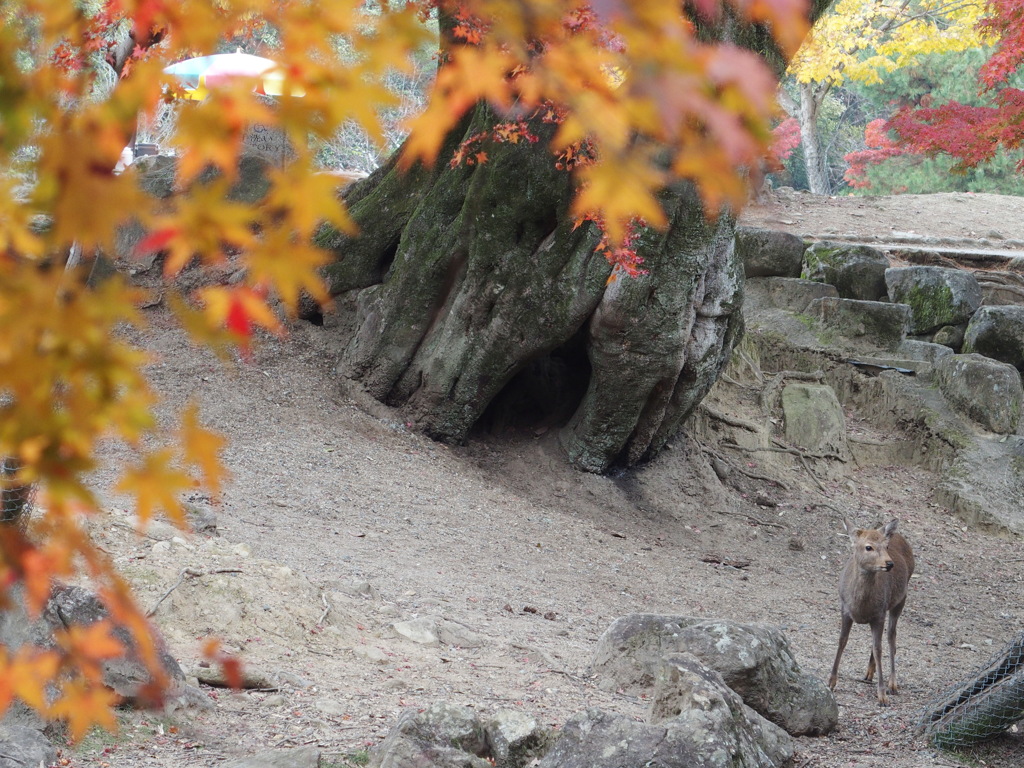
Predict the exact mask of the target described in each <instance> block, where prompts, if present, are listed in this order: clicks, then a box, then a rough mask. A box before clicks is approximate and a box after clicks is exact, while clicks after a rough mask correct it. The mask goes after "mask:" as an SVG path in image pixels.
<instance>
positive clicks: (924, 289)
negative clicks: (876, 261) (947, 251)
mask: <svg viewBox="0 0 1024 768" xmlns="http://www.w3.org/2000/svg"><path fill="white" fill-rule="evenodd" d="M885 284H886V286H887V287H888V290H889V298H890V299H891V300H892V301H893V302H894V303H896V304H907V305H908V306H909V307H910V311H911V315H912V318H913V319H912V321H911V329H910V332H911V333H913V334H923V333H931V332H932V331H934V330H936V329H938V328H941V327H942V326H944V325H957V324H959V323H966V322H967V321H968V320H969V319H970V317H971V315H973V314H974V312H975V311H976V310H977V309H978V307H980V306H981V286H980V285H978V281H977V279H976V278H975V277H974V275H972V274H971V273H970V272H966V271H964V270H962V269H949V268H947V267H893V268H890V269H887V270H885Z"/></svg>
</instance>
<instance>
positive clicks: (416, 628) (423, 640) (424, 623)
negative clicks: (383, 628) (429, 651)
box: [391, 618, 439, 645]
mask: <svg viewBox="0 0 1024 768" xmlns="http://www.w3.org/2000/svg"><path fill="white" fill-rule="evenodd" d="M391 626H392V628H394V630H395V632H397V633H398V634H399V635H401V636H402V637H404V638H405V639H406V640H411V641H412V642H414V643H419V644H420V645H437V644H438V642H439V638H438V636H437V622H436V621H435V620H434V619H428V618H421V619H411V620H409V621H396V622H395V623H394V624H392V625H391Z"/></svg>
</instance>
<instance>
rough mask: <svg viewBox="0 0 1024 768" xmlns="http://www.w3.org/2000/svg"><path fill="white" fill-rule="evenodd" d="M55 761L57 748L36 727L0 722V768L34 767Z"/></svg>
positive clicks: (51, 763)
mask: <svg viewBox="0 0 1024 768" xmlns="http://www.w3.org/2000/svg"><path fill="white" fill-rule="evenodd" d="M56 762H57V749H56V747H54V746H53V744H51V743H50V740H49V739H48V738H46V736H45V735H44V734H43V733H42V731H40V730H38V729H36V728H30V727H28V726H25V725H10V724H8V723H7V722H6V720H5V721H4V722H3V723H0V768H36V766H47V765H53V764H54V763H56Z"/></svg>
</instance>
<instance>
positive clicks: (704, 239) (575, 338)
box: [322, 106, 742, 472]
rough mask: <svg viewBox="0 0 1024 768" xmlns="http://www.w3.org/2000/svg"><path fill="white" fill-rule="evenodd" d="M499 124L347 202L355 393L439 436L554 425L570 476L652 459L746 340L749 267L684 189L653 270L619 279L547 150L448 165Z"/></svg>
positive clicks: (479, 118)
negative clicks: (744, 296) (574, 210)
mask: <svg viewBox="0 0 1024 768" xmlns="http://www.w3.org/2000/svg"><path fill="white" fill-rule="evenodd" d="M495 120H496V118H495V117H494V115H493V114H492V113H491V112H490V110H489V109H487V108H486V107H483V106H481V107H478V108H477V109H476V110H475V112H474V113H473V114H472V116H471V117H470V119H468V120H467V121H466V124H465V129H464V130H460V131H456V132H454V134H453V137H451V140H450V145H449V146H448V147H447V150H446V154H445V155H442V157H441V158H439V160H438V163H437V166H436V167H435V169H434V170H432V171H431V170H426V169H423V168H419V169H416V170H414V171H413V172H412V173H409V174H404V175H403V174H400V173H399V172H398V170H397V169H396V168H395V167H394V165H393V164H392V165H390V166H386V167H384V168H381V169H379V170H378V171H377V172H375V173H374V174H373V175H372V176H370V178H368V179H366V180H365V181H363V182H360V183H359V184H357V185H356V186H355V187H354V188H353V189H352V191H351V192H350V194H349V195H348V199H347V201H348V204H349V206H350V211H351V214H352V216H353V218H354V219H355V220H356V222H357V223H358V224H359V227H360V229H361V231H362V232H363V233H364V234H362V235H361V236H359V237H356V238H348V237H345V236H342V235H339V234H337V233H328V234H326V235H325V236H324V238H323V239H322V244H323V245H327V246H329V247H330V248H331V249H332V250H333V252H334V253H335V254H336V256H337V261H336V263H334V264H333V265H332V266H331V267H329V269H328V273H329V274H328V276H329V281H330V283H331V290H332V293H333V294H334V295H340V294H344V293H347V292H350V291H354V292H355V293H356V303H357V307H358V310H357V318H356V330H355V333H354V334H353V336H352V338H351V339H350V341H349V343H348V346H347V349H346V350H345V353H344V355H343V357H342V360H341V362H340V364H339V367H338V372H339V374H340V375H341V376H342V377H344V378H345V379H348V380H351V381H352V382H355V383H357V384H358V385H359V386H361V387H363V388H365V390H366V391H368V392H369V393H370V394H371V395H373V396H374V397H375V398H377V399H379V400H382V401H384V402H386V403H389V404H391V405H394V406H399V407H401V408H402V410H403V412H404V414H405V417H406V418H407V419H409V420H411V421H412V422H414V423H415V425H416V427H417V428H418V429H420V430H422V431H423V432H425V433H426V434H428V435H429V436H431V437H433V438H435V439H438V440H442V441H445V442H453V443H459V442H462V441H464V440H466V438H467V436H468V435H469V433H470V430H472V429H473V428H474V426H476V425H478V424H480V425H481V426H490V427H492V428H495V427H497V428H500V427H503V426H517V427H530V428H546V427H555V428H559V429H560V432H559V436H560V442H561V444H562V446H563V447H564V449H565V452H566V454H567V455H568V457H569V460H570V461H571V462H572V464H573V465H574V466H576V467H578V468H580V469H585V470H588V471H592V472H601V471H604V470H606V469H608V468H609V467H610V466H611V465H612V464H624V465H632V464H635V463H636V462H638V461H641V460H643V459H646V458H649V457H651V456H653V455H655V454H656V453H657V452H658V451H659V450H660V449H661V448H662V447H664V445H665V443H666V442H667V441H668V440H669V439H670V438H671V437H672V436H673V435H674V434H675V432H676V431H677V430H678V429H679V427H680V425H681V424H682V422H683V420H684V419H685V418H686V416H687V415H688V414H689V413H690V412H691V411H692V410H693V409H694V408H695V407H696V405H697V404H698V403H699V402H700V400H701V399H702V398H703V397H704V395H705V394H706V393H707V391H708V390H709V389H710V387H711V385H712V384H713V383H714V381H715V380H716V378H717V377H718V374H719V372H720V370H721V368H722V366H723V365H724V364H725V362H726V361H727V359H728V356H729V353H730V351H731V349H732V345H733V344H734V343H735V341H736V340H737V338H738V336H739V333H740V329H741V322H742V320H741V316H740V313H739V302H740V295H741V285H742V266H741V265H740V264H738V263H737V262H736V258H735V255H734V248H733V230H734V221H733V219H732V218H731V217H730V216H728V215H723V216H721V217H719V218H718V219H717V220H716V221H714V222H708V221H707V220H705V217H704V215H703V210H702V208H701V205H700V202H699V200H698V198H697V196H696V194H695V192H694V190H693V189H692V187H690V186H689V185H678V186H676V187H673V188H672V189H669V190H667V191H666V192H665V193H664V194H663V203H664V205H665V208H666V210H667V212H668V214H669V217H670V225H669V227H668V229H667V230H666V231H664V232H656V231H646V232H644V233H643V235H642V237H641V239H640V242H639V243H638V249H637V250H638V252H639V253H640V255H641V256H642V257H643V258H644V260H645V262H644V267H645V268H646V269H647V270H649V274H646V275H644V276H642V277H639V278H630V277H626V276H618V277H616V278H615V279H613V280H611V281H610V282H609V279H608V278H609V275H610V274H611V268H610V266H609V264H608V263H607V261H606V260H605V259H604V258H603V257H602V256H601V255H599V254H595V253H594V247H595V245H596V244H597V242H598V238H599V235H598V232H597V231H596V229H595V228H594V227H593V226H591V225H589V224H586V225H583V226H579V227H576V225H575V222H574V221H573V220H572V219H571V217H570V216H569V214H568V207H569V202H570V199H571V195H572V187H571V183H570V178H569V176H568V174H566V173H564V172H562V171H558V170H556V169H555V167H554V161H553V158H552V157H551V155H550V154H549V153H548V152H547V149H546V146H547V143H548V141H549V140H550V137H551V134H552V132H553V130H554V129H553V127H552V126H547V125H543V124H539V123H538V124H537V125H535V126H533V130H534V132H535V133H537V134H538V136H539V137H540V140H539V142H537V143H536V144H530V143H528V142H520V143H518V144H498V145H492V146H490V147H488V155H489V157H488V160H487V162H486V163H485V164H484V165H479V166H474V167H458V168H449V167H448V163H447V157H449V156H450V154H451V152H452V151H453V149H454V148H455V147H456V146H457V145H458V143H459V142H460V141H461V140H462V137H463V136H469V135H473V134H476V133H478V132H480V131H484V130H486V129H487V128H489V127H490V126H491V125H493V124H494V121H495Z"/></svg>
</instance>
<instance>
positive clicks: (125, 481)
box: [116, 448, 195, 523]
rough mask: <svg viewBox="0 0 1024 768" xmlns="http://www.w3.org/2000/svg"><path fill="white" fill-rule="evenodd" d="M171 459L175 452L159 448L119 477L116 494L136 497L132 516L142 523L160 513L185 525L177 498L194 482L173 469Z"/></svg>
mask: <svg viewBox="0 0 1024 768" xmlns="http://www.w3.org/2000/svg"><path fill="white" fill-rule="evenodd" d="M174 459H175V455H174V451H172V450H171V449H169V448H162V449H159V450H156V451H152V452H149V453H146V454H144V455H143V456H142V461H141V463H139V464H137V465H136V466H134V467H129V468H128V469H126V470H125V471H124V472H123V473H122V475H121V479H120V480H119V481H118V483H117V486H116V490H118V491H119V492H121V493H128V494H131V495H132V496H134V497H135V514H136V515H137V516H138V518H139V520H140V521H141V522H143V523H145V522H147V521H148V520H150V519H151V518H152V517H153V515H154V514H155V513H156V512H157V511H159V510H163V511H164V512H166V513H167V515H168V516H169V517H170V518H171V519H173V520H175V521H176V522H180V523H183V522H184V520H185V513H184V510H183V509H182V506H181V500H180V498H179V495H180V494H182V493H184V492H185V491H187V490H189V489H191V488H193V487H195V482H194V481H193V480H192V478H191V477H189V476H188V475H187V474H186V473H185V472H183V471H182V470H180V469H178V468H176V467H175V466H174Z"/></svg>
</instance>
